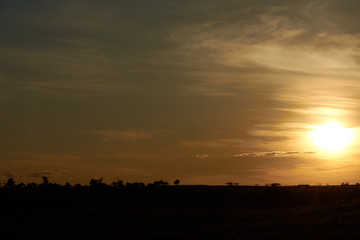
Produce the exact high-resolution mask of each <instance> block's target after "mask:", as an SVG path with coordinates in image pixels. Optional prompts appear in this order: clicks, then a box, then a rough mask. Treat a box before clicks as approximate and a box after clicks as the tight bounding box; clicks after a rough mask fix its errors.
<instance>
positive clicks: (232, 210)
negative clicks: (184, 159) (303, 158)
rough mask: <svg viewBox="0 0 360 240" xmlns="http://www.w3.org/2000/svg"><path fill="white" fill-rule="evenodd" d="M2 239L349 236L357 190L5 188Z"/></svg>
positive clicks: (358, 214) (355, 222)
mask: <svg viewBox="0 0 360 240" xmlns="http://www.w3.org/2000/svg"><path fill="white" fill-rule="evenodd" d="M0 201H1V206H2V213H1V214H0V216H1V217H0V219H1V223H0V230H1V233H2V234H3V235H10V236H17V237H20V236H22V237H36V238H37V239H42V238H46V239H78V238H79V237H86V238H87V239H264V238H266V239H345V238H346V239H349V238H356V237H359V236H360V230H359V224H360V187H359V186H294V187H286V186H284V187H281V186H277V187H263V186H233V187H230V186H166V185H155V186H154V185H151V186H142V185H136V184H135V185H128V186H123V185H118V186H110V185H106V184H99V183H98V184H95V185H92V186H80V185H76V186H74V187H71V186H69V185H65V186H61V185H58V184H50V183H46V184H45V183H43V184H40V185H34V184H33V185H25V186H22V185H21V186H19V185H13V186H5V187H2V188H0Z"/></svg>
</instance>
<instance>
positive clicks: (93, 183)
mask: <svg viewBox="0 0 360 240" xmlns="http://www.w3.org/2000/svg"><path fill="white" fill-rule="evenodd" d="M179 184H180V180H178V179H176V180H175V181H174V185H176V186H177V185H179ZM165 186H169V183H168V182H166V181H164V180H158V181H154V182H152V183H148V184H145V183H143V182H126V183H124V182H123V181H122V180H117V181H114V182H112V183H111V184H106V183H104V182H103V178H99V179H95V178H91V179H90V181H89V185H81V184H79V183H77V184H74V185H72V184H70V183H69V182H66V183H65V184H64V185H60V184H57V183H50V181H49V178H48V177H46V176H43V177H42V183H40V184H38V183H34V182H30V183H28V184H24V183H19V184H16V182H15V180H14V178H8V180H7V182H6V183H4V184H3V186H2V188H8V189H9V188H10V189H12V188H37V187H48V188H50V187H57V188H60V187H63V188H66V189H70V188H77V189H79V188H86V187H88V188H97V189H100V188H140V187H165ZM0 187H1V184H0Z"/></svg>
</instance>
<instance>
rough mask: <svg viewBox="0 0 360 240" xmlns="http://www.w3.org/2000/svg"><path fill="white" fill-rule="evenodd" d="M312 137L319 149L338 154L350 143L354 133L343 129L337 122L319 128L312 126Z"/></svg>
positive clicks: (348, 129)
mask: <svg viewBox="0 0 360 240" xmlns="http://www.w3.org/2000/svg"><path fill="white" fill-rule="evenodd" d="M312 137H313V140H314V142H315V144H316V145H317V146H319V147H320V148H322V149H324V150H327V151H331V152H338V151H340V150H342V149H343V148H345V147H346V146H348V145H349V144H351V143H352V141H353V139H354V137H355V131H354V130H353V129H351V128H343V127H341V125H340V124H339V123H338V122H328V123H326V124H324V125H321V126H314V131H313V132H312Z"/></svg>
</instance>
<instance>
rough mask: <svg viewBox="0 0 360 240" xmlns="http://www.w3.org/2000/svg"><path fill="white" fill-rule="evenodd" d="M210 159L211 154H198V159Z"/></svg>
mask: <svg viewBox="0 0 360 240" xmlns="http://www.w3.org/2000/svg"><path fill="white" fill-rule="evenodd" d="M209 157H210V155H209V154H196V158H200V159H204V158H209Z"/></svg>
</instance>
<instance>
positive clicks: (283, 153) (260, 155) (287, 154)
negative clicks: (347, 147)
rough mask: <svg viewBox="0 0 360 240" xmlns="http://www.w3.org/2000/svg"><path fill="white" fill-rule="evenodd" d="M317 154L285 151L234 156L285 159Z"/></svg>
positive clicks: (237, 155)
mask: <svg viewBox="0 0 360 240" xmlns="http://www.w3.org/2000/svg"><path fill="white" fill-rule="evenodd" d="M315 153H316V152H297V151H293V152H284V151H272V152H250V153H239V154H235V155H233V157H284V156H289V155H299V154H315Z"/></svg>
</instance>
